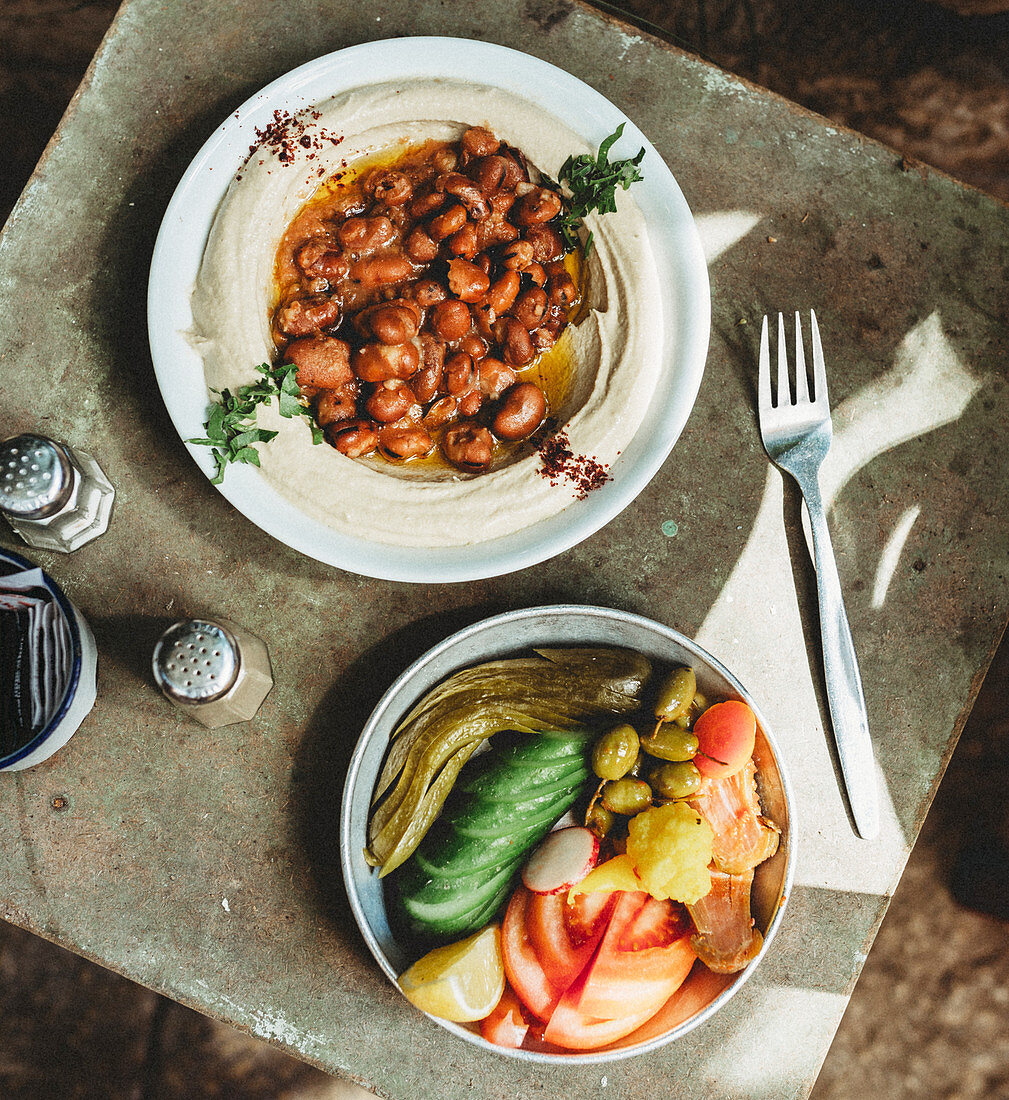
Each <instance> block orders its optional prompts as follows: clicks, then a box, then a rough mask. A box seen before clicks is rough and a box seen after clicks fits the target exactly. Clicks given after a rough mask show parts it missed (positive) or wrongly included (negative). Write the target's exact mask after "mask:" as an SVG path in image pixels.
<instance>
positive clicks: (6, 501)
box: [0, 433, 74, 519]
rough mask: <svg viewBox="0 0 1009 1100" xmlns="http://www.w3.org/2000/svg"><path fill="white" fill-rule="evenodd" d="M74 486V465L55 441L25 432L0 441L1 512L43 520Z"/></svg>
mask: <svg viewBox="0 0 1009 1100" xmlns="http://www.w3.org/2000/svg"><path fill="white" fill-rule="evenodd" d="M73 487H74V472H73V467H72V466H71V465H70V460H69V459H68V458H67V454H66V451H64V449H63V448H62V447H61V446H60V445H59V444H58V443H54V442H53V441H52V440H51V439H46V437H45V436H41V435H32V434H27V433H26V434H24V435H16V436H14V437H13V438H11V439H7V440H4V442H3V443H0V511H4V512H7V513H8V514H9V515H11V516H14V517H16V518H18V519H45V518H47V517H48V516H53V515H55V514H56V513H57V512H58V511H59V510H60V509H61V508H63V507H64V506H65V505H66V503H67V501H68V500H69V499H70V494H71V493H72V492H73Z"/></svg>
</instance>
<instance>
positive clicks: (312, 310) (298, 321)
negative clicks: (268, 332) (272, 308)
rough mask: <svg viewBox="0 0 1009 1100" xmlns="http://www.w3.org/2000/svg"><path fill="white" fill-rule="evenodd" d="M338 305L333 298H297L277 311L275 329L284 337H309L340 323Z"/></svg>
mask: <svg viewBox="0 0 1009 1100" xmlns="http://www.w3.org/2000/svg"><path fill="white" fill-rule="evenodd" d="M340 317H341V310H340V303H339V302H338V301H336V299H335V298H324V297H317V298H297V299H295V301H293V302H289V303H288V304H287V305H286V306H281V307H280V309H278V310H277V327H278V328H279V329H280V331H281V332H283V333H284V334H285V335H286V336H309V335H311V334H312V333H313V332H320V331H321V330H322V329H327V328H335V327H336V325H337V324H339V322H340Z"/></svg>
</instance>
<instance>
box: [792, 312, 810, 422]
mask: <svg viewBox="0 0 1009 1100" xmlns="http://www.w3.org/2000/svg"><path fill="white" fill-rule="evenodd" d="M808 401H809V384H808V382H807V381H806V353H805V351H804V350H803V347H802V321H801V320H800V318H799V311H798V310H796V311H795V403H796V405H805V404H806V402H808Z"/></svg>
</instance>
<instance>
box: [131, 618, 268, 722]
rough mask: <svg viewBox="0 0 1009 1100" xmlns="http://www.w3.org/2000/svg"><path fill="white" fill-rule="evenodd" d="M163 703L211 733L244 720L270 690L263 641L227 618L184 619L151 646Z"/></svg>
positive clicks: (266, 656) (255, 709)
mask: <svg viewBox="0 0 1009 1100" xmlns="http://www.w3.org/2000/svg"><path fill="white" fill-rule="evenodd" d="M152 663H153V666H154V679H155V681H156V682H157V685H158V687H159V688H160V689H161V691H162V693H163V694H164V695H165V697H166V698H167V699H169V700H170V701H171V702H173V703H174V704H175V705H176V706H177V707H179V708H180V709H181V710H183V711H185V712H186V713H187V714H189V715H190V717H192V718H195V719H196V720H197V721H198V722H202V723H203V725H205V726H209V727H210V729H216V728H217V727H218V726H227V725H231V724H232V723H233V722H247V721H248V720H249V719H250V718H252V717H253V715H255V713H256V711H258V710H259V708H260V706H261V705H262V702H263V700H264V699H265V698H266V696H267V695H268V694H269V691H270V688H272V687H273V673H272V670H271V668H270V655H269V653H268V652H267V649H266V645H265V643H264V642H263V641H262V640H261V639H260V638H257V637H256V635H255V634H250V633H249V631H247V630H244V629H243V628H242V627H240V626H236V625H235V624H234V623H232V622H229V621H228V620H227V619H217V620H215V621H213V622H211V621H210V620H209V619H184V620H182V621H181V622H177V623H175V624H174V625H173V626H170V627H169V628H168V629H167V630H166V631H165V632H164V634H162V635H161V637H160V638H159V639H158V643H157V645H156V646H155V647H154V657H153V662H152Z"/></svg>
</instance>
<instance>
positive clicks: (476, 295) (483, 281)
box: [448, 259, 490, 302]
mask: <svg viewBox="0 0 1009 1100" xmlns="http://www.w3.org/2000/svg"><path fill="white" fill-rule="evenodd" d="M489 286H490V279H489V278H488V277H487V275H486V274H485V273H484V271H483V270H482V269H481V268H479V267H477V265H476V264H473V263H470V262H469V260H463V259H455V260H453V261H452V262H451V263H450V264H449V265H448V289H449V290H450V291H451V292H452V293H453V294H454V295H455V296H456V297H457V298H458V299H459V300H460V301H462V302H478V301H479V300H480V299H481V298H482V297H483V296H484V295H485V294H486V293H487V288H488V287H489Z"/></svg>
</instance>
